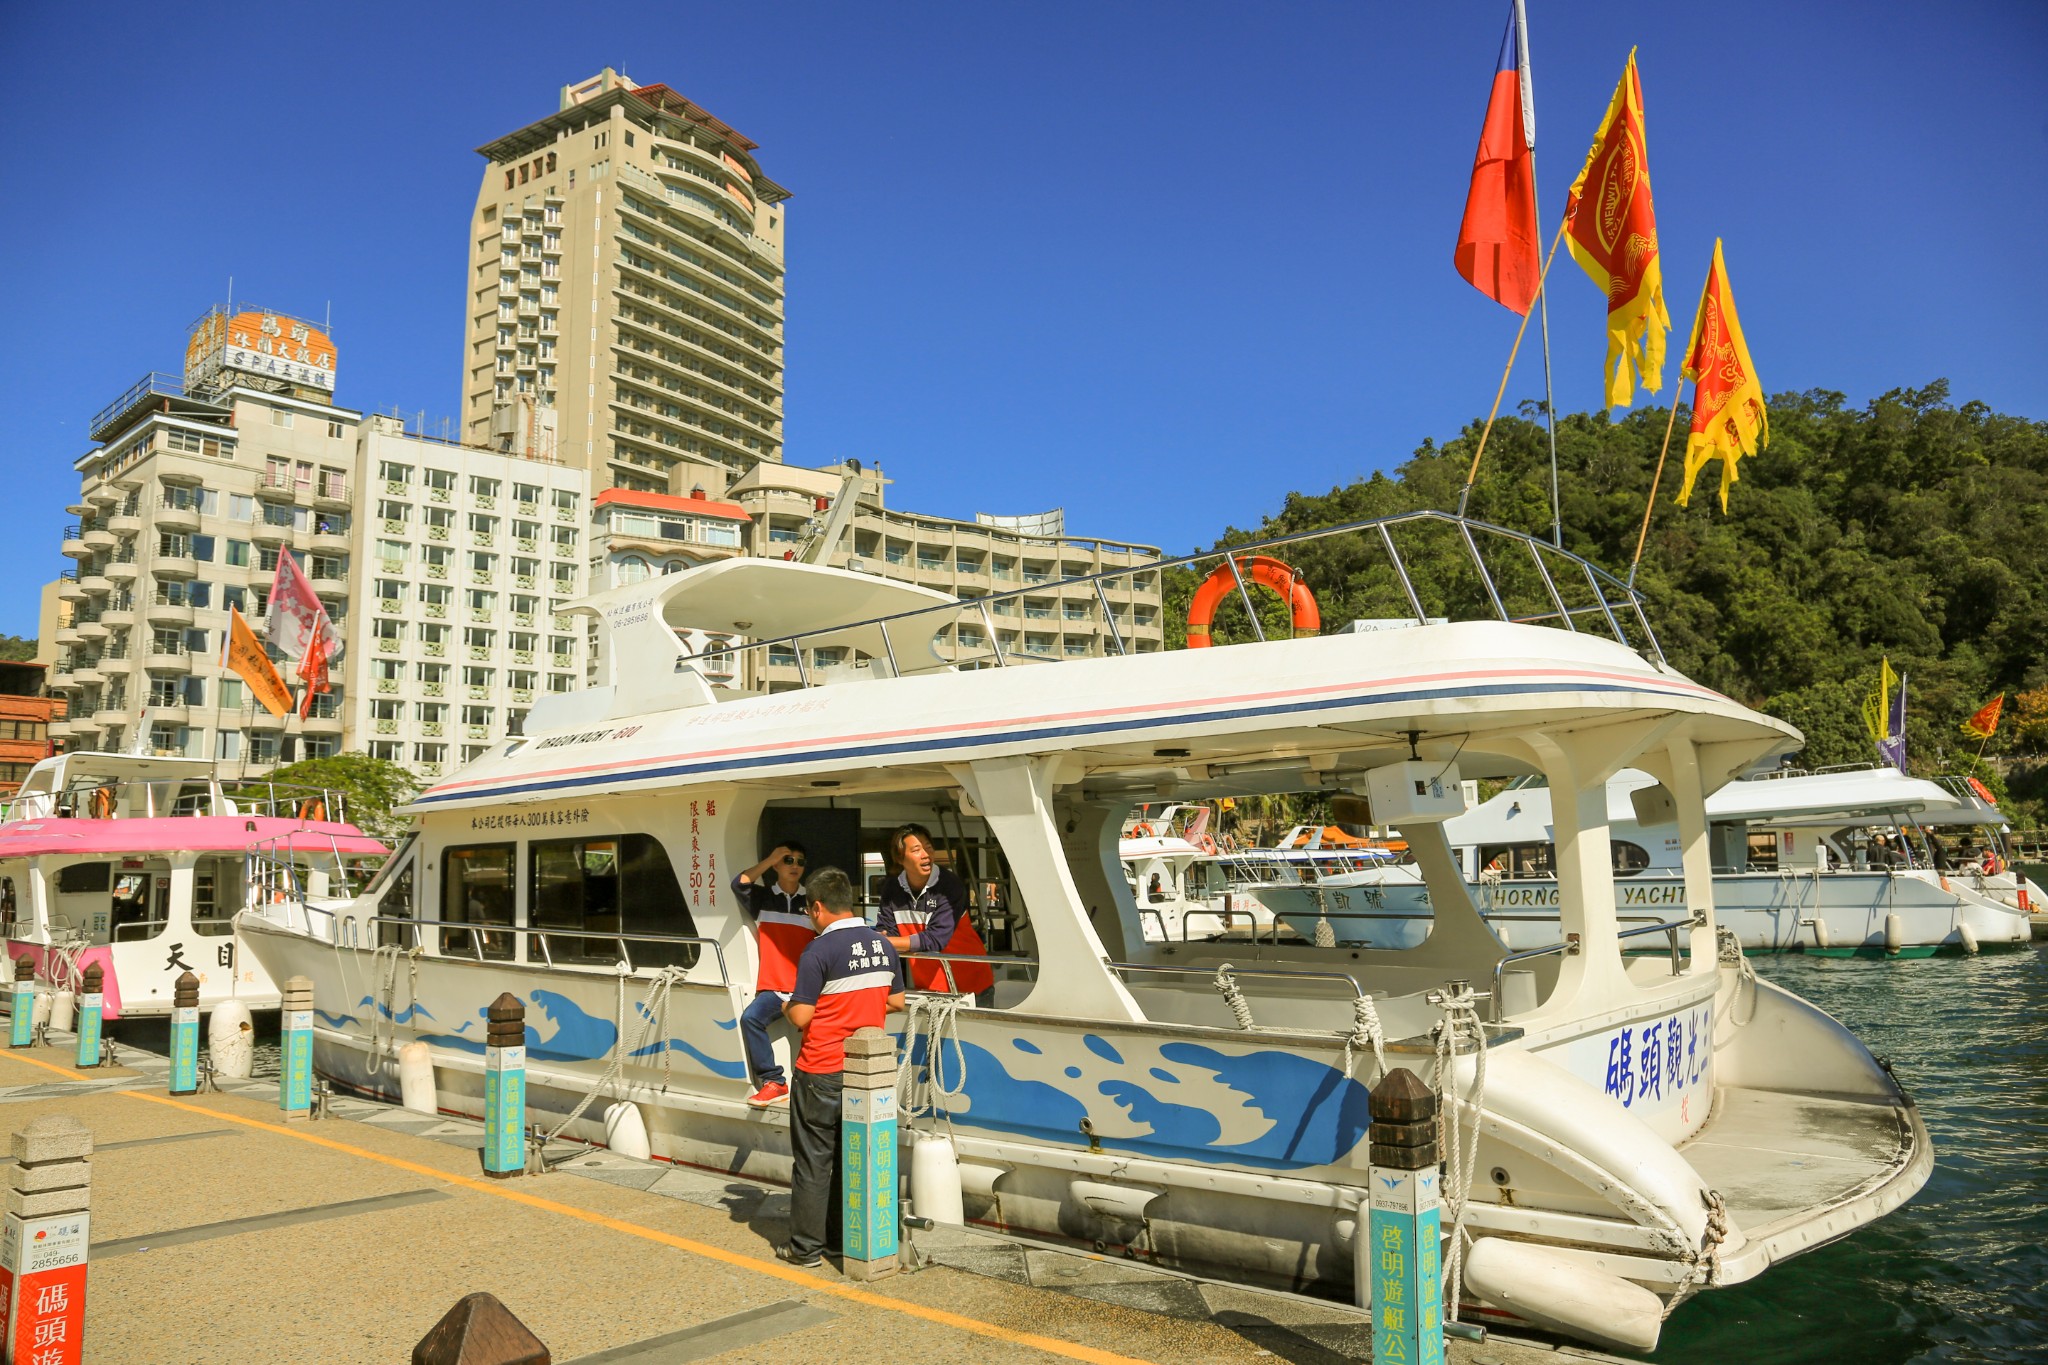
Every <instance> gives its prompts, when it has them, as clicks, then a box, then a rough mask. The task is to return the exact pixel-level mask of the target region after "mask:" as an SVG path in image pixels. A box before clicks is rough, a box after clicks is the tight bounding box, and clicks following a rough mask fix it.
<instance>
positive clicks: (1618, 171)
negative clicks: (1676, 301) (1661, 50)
mask: <svg viewBox="0 0 2048 1365" xmlns="http://www.w3.org/2000/svg"><path fill="white" fill-rule="evenodd" d="M1564 223H1565V229H1564V241H1565V246H1566V247H1568V248H1569V249H1570V250H1571V253H1572V259H1573V260H1575V261H1577V262H1578V263H1579V267H1580V268H1581V269H1582V270H1584V271H1585V272H1586V274H1587V275H1589V276H1591V277H1592V280H1593V283H1595V284H1597V285H1599V286H1600V289H1601V292H1603V293H1605V294H1606V295H1607V406H1608V407H1610V408H1616V407H1627V406H1628V405H1629V403H1630V402H1631V401H1632V400H1633V399H1634V398H1635V380H1636V376H1638V375H1640V376H1641V377H1642V381H1643V387H1644V388H1646V389H1648V390H1649V391H1650V392H1652V393H1655V392H1656V391H1657V390H1658V389H1659V388H1661V387H1663V383H1664V334H1665V333H1666V332H1668V331H1670V330H1671V315H1670V314H1669V313H1667V312H1666V311H1665V310H1664V268H1663V266H1662V264H1661V263H1660V262H1659V260H1658V253H1657V212H1656V209H1655V207H1654V206H1653V205H1652V204H1651V202H1650V163H1649V154H1648V150H1647V146H1646V143H1645V141H1644V133H1643V87H1642V82H1641V80H1640V79H1639V78H1638V77H1637V75H1636V54H1635V50H1634V49H1633V48H1631V49H1630V50H1629V54H1628V66H1627V67H1626V68H1624V69H1623V71H1622V73H1621V83H1620V84H1619V85H1617V86H1615V87H1614V98H1613V100H1612V101H1610V102H1609V104H1608V106H1607V117H1606V118H1605V119H1602V120H1601V122H1600V131H1599V132H1598V133H1596V134H1594V136H1593V150H1592V151H1590V152H1588V153H1587V154H1586V168H1585V169H1584V170H1582V171H1580V172H1579V178H1578V179H1577V180H1574V181H1573V182H1572V188H1571V193H1570V194H1569V195H1567V196H1566V198H1565V211H1564Z"/></svg>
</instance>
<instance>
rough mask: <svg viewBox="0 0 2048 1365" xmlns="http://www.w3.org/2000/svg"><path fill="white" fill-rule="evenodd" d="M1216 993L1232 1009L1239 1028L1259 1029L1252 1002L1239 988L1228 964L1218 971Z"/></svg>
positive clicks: (1231, 1012) (1231, 1013)
mask: <svg viewBox="0 0 2048 1365" xmlns="http://www.w3.org/2000/svg"><path fill="white" fill-rule="evenodd" d="M1216 993H1217V994H1218V995H1220V996H1222V997H1223V1003H1224V1004H1226V1005H1228V1006H1229V1007H1230V1016H1231V1018H1233V1019H1235V1020H1237V1026H1238V1027H1239V1028H1241V1029H1246V1030H1250V1029H1253V1028H1256V1027H1258V1026H1257V1025H1256V1024H1254V1023H1253V1022H1252V1007H1251V1002H1250V1001H1248V1000H1246V999H1245V998H1244V991H1243V990H1242V989H1240V988H1239V986H1238V984H1237V978H1236V977H1234V976H1232V975H1231V974H1230V964H1229V963H1228V962H1226V963H1224V964H1223V965H1222V966H1221V967H1218V968H1217V969H1216Z"/></svg>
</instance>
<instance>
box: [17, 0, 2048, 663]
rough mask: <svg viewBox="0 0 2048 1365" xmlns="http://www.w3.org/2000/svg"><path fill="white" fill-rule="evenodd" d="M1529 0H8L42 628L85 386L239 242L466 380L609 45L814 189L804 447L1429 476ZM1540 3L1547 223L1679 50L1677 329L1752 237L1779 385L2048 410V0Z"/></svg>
mask: <svg viewBox="0 0 2048 1365" xmlns="http://www.w3.org/2000/svg"><path fill="white" fill-rule="evenodd" d="M1506 8H1507V7H1506V3H1505V0H1440V2H1439V3H1432V4H1427V5H1395V4H1386V3H1380V4H1365V3H1351V4H1337V3H1318V4H1309V3H1278V4H1272V5H1259V6H1247V5H1242V4H1225V3H1200V2H1198V3H1163V2H1162V3H1147V4H1140V3H1124V4H1115V3H1100V0H1098V2H1097V3H1092V4H1075V3H1063V2H1061V0H1048V2H1047V3H1040V4H1034V5H1028V6H1027V5H1021V4H1011V3H991V4H980V5H968V4H960V3H954V4H868V5H850V4H843V3H814V2H812V0H783V3H778V4H775V5H754V6H694V5H693V6H654V5H649V6H641V7H633V8H631V10H630V12H631V13H632V15H633V18H632V22H631V24H630V26H628V27H625V28H621V29H619V30H618V31H615V32H611V33H606V32H604V31H602V30H601V29H599V28H597V27H596V26H594V25H586V24H585V23H584V21H583V20H582V18H581V17H580V12H579V11H578V10H577V9H576V8H575V7H573V6H563V5H561V4H559V3H556V4H550V5H536V4H527V3H519V2H515V0H506V2H505V3H492V4H488V5H464V4H445V5H410V6H405V7H398V6H389V5H377V4H364V5H356V6H347V5H341V6H319V7H314V6H301V5H284V4H271V5H265V6H248V7H239V6H220V5H205V4H195V5H187V6H179V7H170V6H162V5H148V6H143V5H129V4H121V3H112V4H95V5H31V4H13V5H7V6H5V7H0V51H5V52H7V53H8V54H9V55H10V57H11V60H10V62H9V63H8V66H9V77H8V81H7V83H6V84H5V86H4V87H0V127H5V128H6V129H7V130H8V134H9V136H8V138H7V139H6V151H5V153H4V156H5V164H4V182H0V183H4V184H5V185H6V186H7V191H8V192H7V196H6V198H7V211H6V212H4V213H0V251H4V254H5V258H6V259H9V260H12V261H13V262H15V267H14V269H13V270H12V271H11V272H10V278H9V288H8V291H7V294H8V298H7V303H8V307H7V310H6V313H5V322H4V325H0V413H4V415H5V426H4V428H0V430H4V440H5V443H6V445H5V457H4V458H5V461H6V464H5V468H6V470H7V472H8V474H9V476H10V484H11V489H10V497H9V499H8V509H7V511H6V513H5V518H6V519H5V521H4V522H0V526H4V530H5V534H4V535H0V575H4V581H6V582H8V583H10V584H13V585H16V586H17V588H18V589H19V590H18V591H10V592H8V593H7V594H6V595H5V598H4V607H0V631H16V632H20V633H32V632H33V630H34V628H35V595H34V593H33V591H31V590H30V586H31V585H34V584H39V583H41V582H43V581H46V580H47V579H49V578H51V577H53V576H54V575H55V574H56V573H57V571H59V570H60V569H63V568H66V567H69V561H67V560H64V559H62V558H61V557H60V556H59V555H58V553H57V546H58V538H59V532H60V529H61V527H62V525H63V524H64V522H65V520H66V519H65V516H64V513H63V510H62V509H63V505H64V504H65V503H67V502H69V501H71V500H72V498H73V495H74V494H75V492H76V490H77V481H76V476H75V475H73V473H72V472H71V462H72V461H73V460H74V459H75V458H76V457H77V456H78V455H80V454H82V453H83V452H84V451H85V450H86V449H88V448H89V441H88V439H87V437H86V434H85V428H86V424H87V421H88V419H89V418H90V416H91V415H92V413H93V412H95V411H96V410H97V409H98V408H100V407H101V406H102V405H103V404H105V403H106V402H108V401H109V400H111V399H112V398H113V397H114V396H115V395H117V394H118V393H119V392H120V391H121V390H122V389H124V388H125V387H126V386H127V385H128V384H129V383H131V382H132V381H133V380H135V379H136V378H138V377H140V376H141V375H142V374H143V373H144V372H146V371H148V370H151V369H160V370H166V371H175V370H176V369H177V368H178V367H179V365H180V364H181V361H182V356H183V347H184V340H185V333H186V329H187V327H188V326H189V325H190V324H191V323H192V321H193V320H194V319H196V318H197V317H198V316H199V315H200V313H201V312H202V311H204V310H205V309H206V308H207V307H208V305H210V304H212V303H214V302H216V301H218V300H220V299H221V298H222V296H223V295H224V294H225V292H226V289H227V283H228V279H229V277H230V276H232V277H233V279H234V288H235V296H236V297H237V298H238V299H246V300H250V301H253V302H257V303H261V304H264V305H266V306H269V307H273V308H278V309H283V310H286V311H292V312H298V313H302V314H306V315H310V316H313V317H319V316H321V315H322V314H323V313H325V312H326V310H327V309H328V308H329V307H330V305H331V307H332V309H333V320H334V321H333V332H334V336H335V339H336V342H337V347H338V351H339V357H340V370H341V381H340V391H339V401H341V402H342V403H343V404H345V405H347V406H350V407H355V408H360V409H365V410H383V411H387V412H388V411H390V410H392V408H393V407H394V405H395V406H397V407H398V408H400V409H403V410H404V411H406V412H407V413H417V412H419V411H421V410H424V411H425V412H426V414H427V415H428V419H429V422H430V423H432V422H434V421H436V420H438V419H439V418H440V417H442V416H446V415H450V414H453V413H454V412H455V410H456V406H457V401H458V393H457V386H458V382H459V371H460V363H461V362H460V348H461V329H462V290H463V278H462V276H463V265H464V257H463V251H464V244H465V239H466V230H467V225H468V214H469V211H470V208H471V205H472V202H473V198H474V195H475V191H476V186H477V177H478V176H479V174H480V173H481V164H482V163H481V161H480V159H479V158H478V157H477V156H476V155H475V153H474V148H475V147H477V146H478V145H480V144H481V143H483V142H485V141H487V140H489V139H490V138H493V137H495V136H498V135H500V134H502V133H506V132H509V131H511V130H513V129H515V128H517V127H520V126H522V125H524V124H526V123H528V122H531V121H533V120H534V119H536V118H539V117H542V116H544V115H545V114H547V113H549V112H551V111H552V110H553V109H554V107H555V101H556V92H557V90H558V89H559V87H560V86H562V85H563V84H565V83H568V82H571V81H575V80H578V79H581V78H582V77H584V76H587V75H590V74H592V73H593V72H595V71H597V70H598V69H599V68H600V67H603V66H606V65H611V66H615V67H622V68H623V69H625V70H626V71H627V72H628V73H629V74H631V75H632V76H633V77H634V78H635V79H638V80H641V81H645V82H655V81H660V82H665V83H667V84H669V85H672V86H674V87H675V88H677V89H678V90H681V91H682V92H683V93H685V94H687V95H688V96H689V97H690V98H692V99H694V100H696V101H697V102H698V103H699V104H702V105H704V106H705V107H706V108H708V109H710V110H711V111H712V112H713V113H715V114H717V115H718V116H719V117H720V118H723V119H724V120H726V121H727V122H728V123H730V124H732V125H733V126H734V127H736V128H738V129H739V130H740V131H741V132H743V133H745V134H746V135H748V136H749V137H751V138H753V139H754V140H755V141H756V142H758V143H760V144H761V149H760V152H759V156H760V158H761V162H762V165H763V166H764V167H765V168H766V169H767V171H768V173H769V174H770V175H771V176H773V177H774V178H775V179H776V180H778V181H780V182H781V183H782V184H784V185H786V186H787V187H789V188H790V189H791V190H792V191H793V192H794V195H795V197H794V199H793V200H792V201H791V202H790V204H789V206H788V207H789V217H788V227H789V255H788V259H789V266H790V273H789V282H788V290H789V292H788V375H787V379H788V396H787V405H786V408H787V438H788V452H787V453H788V458H789V459H790V460H791V461H792V462H796V463H802V464H824V463H827V462H829V461H835V460H838V459H842V458H844V457H847V456H858V457H860V458H862V459H864V460H868V461H879V462H880V463H881V464H882V465H883V467H884V468H885V470H887V472H888V473H889V474H890V475H891V476H892V477H893V478H895V479H896V481H897V483H896V488H895V489H894V490H893V494H894V499H895V501H896V503H897V504H898V505H901V506H905V507H911V508H914V509H916V510H920V511H930V512H937V513H941V514H948V515H956V516H967V515H970V514H972V513H973V512H975V511H977V510H981V511H1003V512H1026V511H1036V510H1041V509H1043V508H1045V507H1047V506H1050V505H1054V504H1064V505H1065V506H1066V508H1067V512H1068V526H1069V528H1070V529H1071V530H1073V531H1075V532H1079V533H1086V534H1095V535H1106V536H1115V537H1122V538H1126V539H1133V540H1141V541H1147V542H1151V543H1156V544H1161V545H1164V546H1167V547H1169V548H1171V549H1177V550H1184V549H1187V548H1191V547H1193V546H1194V545H1196V544H1198V543H1206V542H1208V541H1209V540H1211V539H1213V538H1214V536H1215V535H1216V534H1218V533H1219V532H1220V531H1221V530H1222V529H1223V528H1224V526H1225V525H1228V524H1236V525H1240V526H1244V525H1250V524H1253V523H1255V522H1256V521H1257V520H1258V518H1259V517H1260V516H1261V515H1262V514H1264V513H1267V512H1270V511H1272V510H1274V509H1276V508H1277V507H1278V506H1279V503H1280V501H1281V499H1282V497H1283V496H1284V495H1285V494H1286V493H1287V492H1288V491H1289V490H1291V489H1306V490H1313V491H1321V490H1324V489H1327V488H1330V487H1332V486H1334V485H1336V484H1340V483H1344V482H1347V481H1349V480H1351V479H1354V478H1357V477H1359V476H1360V475H1363V474H1366V473H1369V472H1371V471H1372V470H1374V469H1379V468H1386V467H1391V466H1392V465H1395V464H1398V463H1399V462H1400V461H1401V460H1402V459H1404V458H1405V457H1406V456H1407V455H1408V454H1409V453H1410V452H1411V451H1412V450H1413V449H1414V447H1415V446H1416V445H1417V444H1419V443H1420V441H1421V440H1422V439H1423V438H1424V437H1426V436H1427V437H1435V438H1437V439H1439V440H1442V439H1445V438H1448V437H1450V436H1453V435H1455V434H1456V433H1457V431H1458V430H1459V428H1460V426H1461V424H1462V423H1464V422H1466V421H1467V420H1470V419H1471V418H1473V417H1474V416H1483V415H1484V412H1485V408H1486V405H1487V403H1488V402H1489V401H1490V399H1491V397H1492V393H1493V386H1494V384H1495V383H1496V382H1497V379H1498V376H1499V371H1500V366H1501V363H1502V361H1503V360H1504V359H1505V357H1506V353H1507V349H1508V346H1509V344H1510V342H1511V341H1512V340H1513V336H1514V326H1515V322H1516V319H1515V318H1514V317H1513V316H1512V315H1511V314H1509V313H1508V312H1506V310H1504V309H1502V308H1500V307H1499V306H1498V305H1495V304H1493V303H1491V302H1490V301H1488V300H1486V299H1485V298H1483V297H1482V296H1480V295H1479V294H1478V293H1476V292H1475V291H1473V290H1472V289H1471V288H1470V287H1469V286H1467V285H1466V284H1465V283H1464V282H1463V281H1462V280H1461V279H1459V277H1458V276H1457V275H1456V273H1455V272H1454V271H1453V270H1452V268H1451V252H1452V247H1453V241H1454V238H1455V236H1456V232H1457V226H1458V220H1459V216H1460V213H1461V211H1462V209H1463V203H1464V195H1465V189H1466V184H1467V181H1468V178H1469V175H1470V170H1471V160H1472V152H1473V148H1474V146H1475V144H1476V142H1477V138H1478V133H1479V123H1480V118H1481V115H1482V113H1483V111H1484V108H1485V101H1486V94H1487V87H1488V82H1489V80H1490V78H1491V72H1492V69H1493V64H1494V58H1495V55H1496V53H1497V52H1498V50H1499V43H1500V33H1501V27H1502V22H1503V20H1504V17H1505V14H1506ZM1531 10H1532V13H1531V18H1530V25H1531V30H1532V39H1531V46H1532V54H1533V59H1534V64H1535V76H1536V99H1537V132H1538V149H1537V156H1538V172H1539V185H1540V189H1539V193H1540V196H1541V204H1540V208H1541V213H1542V216H1543V219H1544V223H1545V228H1544V230H1545V235H1546V238H1547V236H1548V234H1549V232H1550V230H1551V229H1552V228H1553V227H1554V224H1555V218H1556V215H1557V214H1558V212H1559V211H1560V210H1561V208H1562V202H1563V192H1564V189H1565V187H1566V186H1567V185H1568V184H1569V183H1570V180H1571V178H1572V176H1573V175H1574V174H1575V173H1576V172H1577V169H1578V167H1579V164H1580V162H1581V161H1582V160H1583V158H1584V156H1585V152H1586V148H1587V145H1588V143H1589V142H1590V140H1591V137H1592V133H1593V129H1594V127H1595V125H1596V123H1597V121H1598V119H1599V117H1600V115H1601V113H1602V112H1603V110H1604V109H1605V106H1606V102H1607V99H1608V96H1609V94H1610V93H1611V91H1612V89H1613V86H1614V83H1615V80H1616V78H1617V76H1618V75H1619V73H1620V70H1621V65H1622V62H1623V60H1624V58H1625V57H1626V55H1627V52H1628V49H1629V47H1630V45H1632V44H1634V45H1637V46H1639V47H1640V49H1641V51H1640V55H1639V58H1638V60H1639V63H1640V66H1641V69H1642V74H1643V85H1644V98H1645V103H1646V107H1647V118H1648V128H1649V164H1650V173H1651V177H1652V181H1653V184H1654V188H1655V193H1656V200H1657V209H1658V221H1659V229H1660V236H1661V239H1662V246H1663V250H1664V261H1665V267H1664V268H1665V279H1666V288H1667V297H1668V299H1669V303H1670V308H1671V312H1672V315H1673V323H1674V328H1673V330H1674V333H1675V335H1674V338H1673V341H1672V349H1673V352H1674V354H1675V353H1676V352H1677V351H1678V349H1679V348H1680V347H1681V346H1682V344H1683V339H1684V334H1685V332H1686V331H1687V329H1688V328H1689V325H1690V322H1691V318H1692V313H1693V308H1694V305H1695V302H1696V300H1697V297H1698V291H1699V287H1700V282H1701V280H1702V278H1703V276H1704V274H1705V270H1706V266H1707V261H1708V257H1709V254H1710V252H1711V249H1712V245H1713V239H1714V237H1715V236H1716V235H1717V234H1718V235H1720V236H1722V237H1724V238H1725V239H1726V242H1727V246H1726V252H1727V259H1728V265H1729V271H1730V275H1731V278H1732V280H1733V284H1734V288H1735V292H1736V298H1737V300H1738V302H1739V304H1740V306H1741V309H1742V315H1743V321H1744V324H1745V327H1746V330H1747V332H1748V335H1749V340H1750V346H1751V350H1752V352H1753V354H1754V357H1755V360H1756V364H1757V367H1758V369H1759V370H1760V372H1761V373H1762V376H1763V379H1764V382H1765V384H1766V386H1767V387H1768V388H1770V389H1771V390H1773V391H1777V390H1783V389H1804V388H1811V387H1824V388H1832V389H1839V390H1842V391H1844V392H1846V393H1847V394H1848V395H1849V396H1850V399H1851V401H1852V402H1855V403H1859V404H1860V403H1862V402H1864V401H1866V400H1868V399H1869V398H1870V397H1872V396H1874V395H1876V394H1878V393H1881V392H1883V391H1884V390H1886V389H1889V388H1894V387H1898V386H1902V385H1920V384H1924V383H1926V382H1927V381H1929V380H1931V379H1934V378H1937V377H1946V378H1948V379H1949V380H1950V381H1951V382H1952V384H1953V386H1954V392H1955V396H1956V398H1957V399H1958V401H1961V400H1965V399H1972V398H1975V399H1982V400H1983V401H1985V402H1987V403H1989V404H1991V405H1992V406H1993V407H1995V408H1998V409H2001V410H2003V411H2008V412H2014V413H2020V414H2024V415H2028V416H2033V417H2037V418H2038V417H2048V378H2044V366H2043V360H2044V356H2048V347H2044V345H2043V340H2042V339H2043V334H2044V316H2048V309H2044V306H2043V305H2044V303H2048V297H2044V296H2048V256H2044V253H2043V251H2042V249H2041V243H2042V240H2043V233H2044V224H2048V183H2044V167H2048V98H2044V96H2048V77H2044V76H2043V74H2042V67H2041V53H2042V52H2043V51H2044V50H2048V6H2040V5H2035V4H2027V3H2019V0H2013V3H1988V4H1987V3H1975V4H1973V3H1957V4H1947V5H1942V6H1939V7H1935V6H1927V5H1924V4H1916V5H1907V4H1903V3H1883V2H1882V0H1879V2H1874V3H1866V4H1860V5H1856V6H1853V7H1850V6H1838V5H1798V4H1786V3H1783V2H1782V0H1779V2H1778V3H1770V4H1763V3H1747V2H1746V0H1739V2H1738V0H1731V2H1728V3H1722V4H1719V5H1709V6H1704V7H1703V6H1684V7H1679V6H1654V5H1641V4H1620V3H1605V2H1604V0H1577V2H1575V3H1571V4H1569V5H1567V4H1561V3H1555V2H1554V0H1551V2H1546V0H1531ZM1851 16H1853V19H1852V17H1851ZM485 35H489V36H488V37H486V36H485ZM1553 291H1554V296H1555V297H1554V300H1553V308H1552V317H1551V334H1552V341H1553V349H1554V354H1555V360H1556V377H1557V399H1558V404H1559V406H1560V408H1562V409H1564V410H1567V411H1570V410H1577V409H1584V408H1590V407H1593V406H1595V405H1596V404H1597V403H1598V402H1599V394H1600V388H1599V384H1600V364H1601V360H1602V357H1603V346H1602V341H1601V302H1600V299H1599V297H1598V295H1597V294H1596V293H1595V292H1594V290H1593V288H1592V286H1591V285H1590V284H1589V283H1588V282H1587V281H1586V279H1585V277H1584V276H1583V275H1582V274H1580V273H1579V272H1578V271H1577V270H1576V268H1574V267H1570V266H1569V265H1567V264H1565V263H1564V262H1563V260H1562V258H1560V265H1559V267H1558V271H1557V273H1556V274H1554V275H1553ZM1540 386H1541V371H1540V369H1539V368H1538V367H1537V366H1536V365H1534V364H1531V363H1525V364H1524V365H1522V366H1521V367H1519V368H1518V369H1517V371H1516V376H1515V380H1514V382H1513V385H1512V386H1511V388H1510V390H1509V394H1508V406H1509V410H1512V407H1513V405H1514V404H1515V403H1516V402H1517V401H1518V400H1520V399H1523V398H1528V397H1533V396H1537V395H1539V394H1540V392H1541V387H1540ZM1665 392H1666V395H1667V396H1668V394H1669V393H1670V389H1669V387H1668V386H1667V388H1666V390H1665ZM1651 401H1655V400H1651ZM1765 458H1768V455H1766V456H1765ZM1532 529H1535V528H1532Z"/></svg>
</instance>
